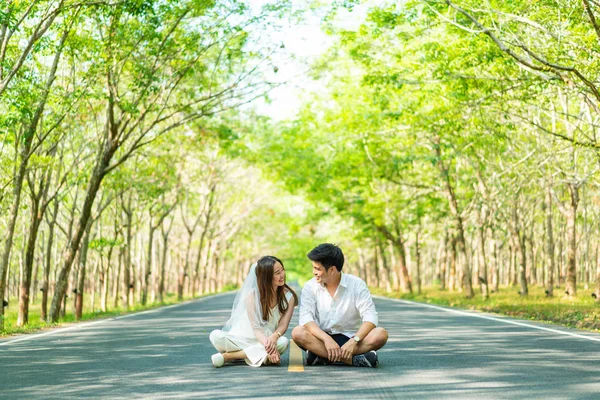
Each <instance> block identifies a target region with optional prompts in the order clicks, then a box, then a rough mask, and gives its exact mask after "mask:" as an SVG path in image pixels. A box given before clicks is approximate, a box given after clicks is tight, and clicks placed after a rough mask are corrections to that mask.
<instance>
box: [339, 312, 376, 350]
mask: <svg viewBox="0 0 600 400" xmlns="http://www.w3.org/2000/svg"><path fill="white" fill-rule="evenodd" d="M375 328H376V327H375V324H373V323H372V322H368V321H365V322H363V323H362V324H361V326H360V328H358V331H356V333H355V334H354V336H355V337H358V338H360V340H363V339H364V338H365V337H366V336H367V335H368V334H369V332H371V331H372V330H373V329H375ZM356 347H358V342H357V341H356V340H354V338H353V339H350V340H348V341H347V342H346V343H345V344H344V345H343V346H342V358H343V359H347V358H350V357H352V356H353V355H354V353H355V349H356Z"/></svg>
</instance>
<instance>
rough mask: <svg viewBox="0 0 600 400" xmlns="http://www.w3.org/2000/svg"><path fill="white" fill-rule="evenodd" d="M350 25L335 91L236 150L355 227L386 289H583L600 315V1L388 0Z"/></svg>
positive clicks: (323, 70) (325, 64) (333, 74)
mask: <svg viewBox="0 0 600 400" xmlns="http://www.w3.org/2000/svg"><path fill="white" fill-rule="evenodd" d="M346 3H348V4H349V6H352V5H353V4H354V3H359V2H346ZM348 4H347V6H348ZM340 10H343V9H339V8H338V9H336V12H337V13H338V15H337V16H336V15H334V16H332V17H331V18H329V19H327V20H326V21H328V22H326V23H329V24H330V25H329V26H328V30H329V31H330V32H331V33H332V35H334V37H335V38H336V45H335V46H334V47H333V48H331V49H330V51H329V52H328V53H327V54H325V55H324V57H323V59H322V60H320V62H319V63H318V65H317V69H316V71H315V76H316V78H317V79H320V80H321V81H322V82H323V86H325V87H327V88H328V91H327V93H325V94H315V95H313V96H312V98H311V100H310V102H309V103H307V104H306V105H305V107H304V108H303V110H302V111H301V113H300V114H299V115H298V117H297V118H296V119H295V120H293V121H287V122H282V123H275V122H271V121H269V120H268V119H265V120H264V121H263V125H262V126H261V127H260V128H259V129H257V131H259V132H254V133H253V134H252V135H247V136H245V137H244V138H243V139H242V140H240V142H239V145H240V147H241V148H242V149H259V150H258V151H257V152H256V153H255V154H256V155H259V154H264V153H265V152H268V153H269V154H271V155H273V157H272V158H270V159H269V160H268V161H266V162H263V163H262V164H263V165H264V166H265V167H267V168H270V169H271V171H272V176H274V177H275V178H277V179H281V180H283V181H285V182H286V184H287V186H288V187H289V188H290V189H291V190H292V191H296V192H298V193H302V194H304V195H306V196H307V198H308V199H310V200H311V201H312V202H313V203H314V204H315V205H316V206H317V207H319V208H320V209H321V210H322V215H331V214H336V215H339V216H342V217H344V218H348V219H350V220H351V221H353V225H352V228H351V229H352V235H351V238H352V239H353V240H352V242H348V245H352V246H354V248H355V249H359V248H363V249H368V250H365V251H363V255H360V256H359V254H361V253H360V252H359V251H358V250H356V251H354V252H352V254H353V256H352V259H351V263H352V266H351V267H350V268H353V270H354V271H357V272H358V273H360V274H361V275H363V276H364V277H365V278H366V279H367V280H368V281H370V282H373V284H374V285H382V287H387V288H391V289H394V288H395V287H399V288H400V289H401V290H403V291H407V292H410V291H413V290H420V286H421V284H422V283H428V284H429V283H437V284H439V285H441V286H442V288H449V289H460V290H462V291H463V292H464V293H465V295H466V296H468V297H472V296H473V295H474V294H475V290H474V288H475V287H478V286H479V287H480V290H481V292H482V295H483V296H484V297H488V296H489V293H490V292H491V291H494V290H497V289H498V286H499V285H501V284H513V285H518V286H519V292H520V294H521V295H527V294H528V290H529V288H528V287H529V285H531V284H541V285H545V286H546V292H547V294H548V296H552V295H553V292H554V289H555V288H556V287H558V286H560V287H563V285H564V292H565V293H566V294H567V295H568V296H571V297H573V296H576V295H577V289H578V285H577V283H578V282H579V283H581V282H583V283H584V284H585V285H586V286H587V285H589V284H592V285H594V283H595V293H594V295H595V297H596V299H598V300H600V263H599V257H598V253H599V249H598V244H597V243H598V240H597V239H598V234H597V226H598V222H600V202H599V201H598V199H599V198H600V191H599V190H598V189H599V187H598V181H597V172H598V169H599V164H598V160H599V158H598V156H599V155H600V153H599V152H598V149H599V148H600V142H598V135H597V130H598V128H599V127H600V126H599V125H598V122H599V118H600V108H599V106H600V91H599V88H598V85H597V71H598V67H600V65H599V63H600V58H599V57H598V54H599V52H600V29H599V28H598V26H599V25H598V18H600V4H598V3H597V2H594V1H583V2H581V1H573V2H530V1H511V2H496V3H489V4H488V3H485V4H482V3H481V2H479V1H471V0H460V1H459V0H456V1H455V0H445V1H437V0H415V1H410V2H402V3H401V4H399V3H398V2H389V4H387V5H386V4H384V5H382V3H381V2H379V3H378V6H376V7H372V8H371V9H370V10H369V12H368V13H367V18H366V20H365V21H364V23H363V24H362V25H361V26H360V27H359V28H357V29H354V30H348V29H340V28H337V26H339V25H336V23H335V20H336V17H338V18H344V12H343V11H340ZM260 132H267V133H266V134H263V135H262V136H261V135H260ZM256 155H255V156H254V158H253V156H251V155H249V156H248V157H250V158H251V159H252V160H253V162H257V163H260V162H261V160H260V157H257V156H256ZM367 243H368V244H367ZM411 253H412V256H411V257H409V255H410V254H411ZM365 254H366V255H365Z"/></svg>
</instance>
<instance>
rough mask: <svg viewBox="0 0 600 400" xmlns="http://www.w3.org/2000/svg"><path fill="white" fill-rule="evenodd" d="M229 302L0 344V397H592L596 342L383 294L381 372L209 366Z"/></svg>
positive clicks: (597, 389)
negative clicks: (214, 333)
mask: <svg viewBox="0 0 600 400" xmlns="http://www.w3.org/2000/svg"><path fill="white" fill-rule="evenodd" d="M233 297H234V295H233V294H225V295H218V296H213V297H209V298H204V299H201V300H197V301H194V302H190V303H186V304H181V305H177V306H171V307H167V308H163V309H159V310H154V311H151V312H145V313H141V314H136V315H132V316H127V317H125V318H123V317H121V318H117V319H111V320H105V321H101V322H96V323H91V324H83V325H81V327H78V328H74V329H69V330H55V331H52V332H50V334H46V335H45V336H29V337H28V339H26V340H21V341H14V338H12V339H4V340H0V398H2V399H5V398H6V399H54V398H61V399H63V398H94V399H114V398H144V399H148V398H162V399H187V398H189V399H200V398H201V399H209V398H210V399H239V398H273V399H297V398H299V397H306V398H311V399H340V398H344V399H387V398H402V399H445V398H454V399H519V398H531V399H542V398H543V399H600V335H596V334H591V333H586V332H579V331H574V330H568V329H563V328H556V327H554V326H550V325H543V324H529V323H526V324H525V326H523V325H519V324H521V323H522V322H516V324H517V325H515V324H513V323H510V322H511V321H515V320H512V319H505V318H501V317H498V318H493V319H484V318H480V317H477V316H474V315H481V314H471V313H464V312H454V311H448V310H445V309H441V308H435V307H431V306H428V305H421V304H415V303H410V302H402V301H394V300H388V299H382V298H377V299H376V300H375V303H376V305H377V310H378V312H379V315H380V322H381V324H382V326H385V327H386V328H387V329H388V330H389V332H390V340H389V342H388V345H387V346H386V347H385V348H383V349H382V350H381V351H380V352H379V356H380V360H381V366H380V368H378V369H365V368H353V367H345V366H339V367H338V366H336V367H306V369H305V372H296V373H295V372H288V369H287V365H288V354H286V355H285V356H284V357H283V360H282V366H279V367H277V366H266V367H261V368H257V369H254V368H250V367H248V366H245V365H231V366H225V367H223V368H220V369H215V368H213V367H212V365H211V364H210V355H211V354H212V353H214V350H213V349H212V347H211V346H210V342H209V340H208V335H209V333H210V331H211V330H212V329H215V328H219V327H221V326H222V325H223V323H224V322H225V321H226V319H227V318H228V313H229V310H230V307H231V304H232V301H233ZM296 321H297V312H296V315H295V320H294V322H293V324H292V325H295V322H296ZM535 327H540V328H542V329H536V328H535ZM543 329H550V331H548V330H543ZM290 331H291V329H290V330H289V331H288V333H287V335H288V337H289V334H290ZM572 335H575V336H572ZM578 335H580V336H581V337H580V336H578Z"/></svg>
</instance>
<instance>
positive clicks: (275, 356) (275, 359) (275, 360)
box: [268, 352, 281, 364]
mask: <svg viewBox="0 0 600 400" xmlns="http://www.w3.org/2000/svg"><path fill="white" fill-rule="evenodd" d="M268 357H269V361H271V362H272V363H273V364H279V363H280V362H281V357H280V356H279V353H278V352H275V353H273V354H269V355H268Z"/></svg>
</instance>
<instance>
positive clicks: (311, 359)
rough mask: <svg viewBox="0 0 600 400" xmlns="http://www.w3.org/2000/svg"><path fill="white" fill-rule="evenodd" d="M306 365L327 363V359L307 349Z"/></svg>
mask: <svg viewBox="0 0 600 400" xmlns="http://www.w3.org/2000/svg"><path fill="white" fill-rule="evenodd" d="M306 365H327V360H324V359H322V358H321V357H319V356H318V355H316V354H315V353H313V352H311V351H310V350H306Z"/></svg>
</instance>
